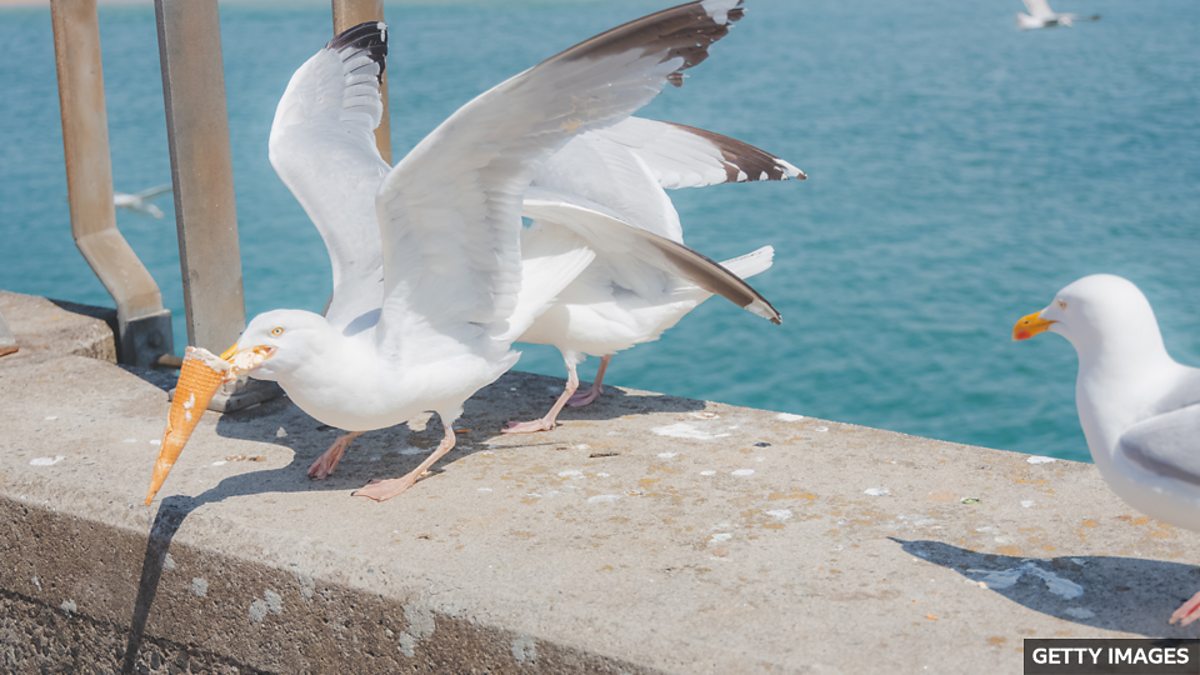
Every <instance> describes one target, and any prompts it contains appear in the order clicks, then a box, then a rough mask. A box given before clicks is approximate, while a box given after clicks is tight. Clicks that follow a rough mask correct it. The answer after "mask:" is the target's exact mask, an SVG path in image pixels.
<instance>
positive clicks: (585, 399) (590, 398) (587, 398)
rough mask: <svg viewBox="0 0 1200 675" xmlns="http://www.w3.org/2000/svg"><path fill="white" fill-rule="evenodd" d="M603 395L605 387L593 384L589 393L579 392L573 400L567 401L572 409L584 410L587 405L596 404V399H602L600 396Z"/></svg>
mask: <svg viewBox="0 0 1200 675" xmlns="http://www.w3.org/2000/svg"><path fill="white" fill-rule="evenodd" d="M603 393H604V385H601V384H593V385H592V386H591V388H590V389H588V390H587V391H581V392H578V393H576V394H575V395H574V396H572V397H571V398H569V399H567V405H568V406H570V407H572V408H582V407H584V406H585V405H591V404H592V403H595V402H596V399H598V398H600V395H601V394H603Z"/></svg>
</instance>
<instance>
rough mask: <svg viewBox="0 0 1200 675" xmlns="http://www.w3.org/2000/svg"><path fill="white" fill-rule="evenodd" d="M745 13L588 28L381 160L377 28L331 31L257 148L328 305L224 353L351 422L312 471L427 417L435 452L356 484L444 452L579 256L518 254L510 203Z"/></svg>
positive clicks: (381, 51)
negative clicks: (465, 412) (318, 246)
mask: <svg viewBox="0 0 1200 675" xmlns="http://www.w3.org/2000/svg"><path fill="white" fill-rule="evenodd" d="M742 12H743V10H742V0H697V1H695V2H689V3H686V4H683V5H679V6H678V7H674V8H671V9H667V10H663V11H661V12H658V13H655V14H651V15H649V16H647V17H644V18H641V19H638V20H635V21H632V22H630V23H627V24H625V25H623V26H620V27H618V28H615V29H613V30H610V31H608V32H606V33H603V34H601V35H598V36H596V37H594V38H591V39H589V40H586V41H584V42H582V43H580V44H578V45H576V46H574V47H571V48H569V49H567V50H566V51H564V52H562V53H560V54H558V55H557V56H553V57H551V58H549V59H547V60H546V61H543V62H542V63H541V64H539V65H537V66H535V67H533V68H531V69H529V70H526V71H524V72H522V73H520V74H518V75H516V76H514V77H512V78H510V79H508V80H506V81H505V82H503V83H501V84H499V85H497V86H496V87H494V88H492V89H491V90H489V91H487V92H485V93H483V94H481V95H480V96H478V97H476V98H475V99H474V100H472V101H471V102H469V103H467V104H466V105H464V106H463V107H461V108H459V110H458V111H456V112H455V113H454V114H453V115H451V116H450V117H449V118H448V119H447V120H446V121H445V122H443V123H442V124H441V125H440V126H439V127H438V128H437V129H435V130H434V131H433V132H432V133H430V134H429V135H428V136H426V137H425V139H424V140H422V141H421V142H420V143H419V144H418V145H417V146H416V147H415V148H413V150H412V151H411V152H409V154H408V155H407V156H406V157H405V158H404V159H403V160H401V161H400V162H399V163H398V164H397V165H396V166H395V167H389V166H388V165H387V164H386V163H385V162H384V161H383V160H382V158H381V157H380V156H379V152H378V150H377V149H376V147H375V143H374V139H373V136H372V131H373V130H374V128H375V127H376V126H378V124H379V121H380V117H381V115H382V104H381V102H380V97H379V78H380V77H381V75H382V72H383V69H384V58H385V55H386V52H387V40H386V28H385V26H384V25H383V24H382V23H368V24H362V25H359V26H356V27H354V28H352V29H350V30H348V31H346V32H344V33H342V34H341V35H339V36H338V37H337V38H335V39H334V40H333V41H331V42H330V43H329V45H328V46H327V47H326V48H325V49H323V50H321V51H320V52H318V53H317V54H316V55H315V56H313V57H312V58H311V59H309V60H308V61H307V62H306V63H305V64H304V65H303V66H301V67H300V69H299V70H297V72H296V73H295V75H294V76H293V77H292V80H291V82H290V83H289V84H288V87H287V90H286V91H285V92H284V95H283V98H282V99H281V100H280V102H279V107H278V109H277V111H276V115H275V121H274V123H273V126H272V129H271V137H270V159H271V163H272V165H273V166H274V167H275V169H276V171H277V172H278V173H279V175H280V178H281V179H282V180H283V182H284V183H285V184H286V185H287V186H288V187H289V188H290V189H291V191H292V193H293V194H294V195H295V196H296V198H297V200H298V201H299V202H300V204H301V205H302V206H303V207H304V209H305V211H306V212H307V213H308V215H309V216H310V218H311V219H312V220H313V222H314V223H315V224H316V226H317V229H318V230H319V231H320V233H321V236H322V238H323V239H324V241H325V244H326V247H327V248H328V249H329V253H330V259H331V263H332V268H333V277H334V292H333V298H332V300H331V302H330V305H329V308H328V310H327V312H326V315H325V316H321V315H318V314H314V313H311V312H304V311H299V310H276V311H271V312H267V313H265V314H260V315H259V316H257V317H255V318H254V319H253V320H251V322H250V324H249V325H248V326H247V327H246V330H245V331H244V332H243V334H242V336H241V337H240V338H239V340H238V343H237V345H235V347H234V348H231V349H230V350H229V351H228V352H227V353H226V355H227V356H228V358H231V359H237V358H238V355H239V353H243V352H247V351H250V352H254V353H255V354H259V355H262V356H265V357H266V360H265V361H263V362H262V365H261V366H259V368H258V369H257V370H255V371H254V374H253V376H255V377H258V378H260V379H268V380H275V381H277V382H278V383H279V384H280V386H281V387H282V388H283V389H284V391H285V392H287V394H288V396H289V397H290V398H291V399H292V400H293V401H294V402H295V403H296V404H297V405H298V406H299V407H300V408H301V409H303V410H304V411H305V412H307V413H308V414H310V415H312V416H313V417H315V418H317V419H318V420H320V421H321V422H324V423H326V424H329V425H331V426H335V427H338V428H341V429H344V430H346V431H347V432H348V433H346V434H345V435H344V436H342V437H340V438H339V439H338V440H337V441H335V442H334V444H333V445H332V446H331V447H330V448H329V450H327V451H326V452H325V454H323V455H322V456H321V458H319V459H318V460H317V462H315V463H314V466H313V469H312V471H311V472H310V473H315V474H316V475H320V473H321V472H322V470H323V468H324V467H326V466H334V465H336V463H337V461H338V459H340V457H341V455H342V453H344V452H345V450H346V448H347V446H349V444H350V443H351V442H352V441H353V439H354V438H356V437H357V436H359V435H361V434H362V433H363V432H366V431H369V430H372V429H380V428H384V427H388V426H392V425H395V424H399V423H401V422H405V421H407V420H409V419H411V418H413V417H414V416H416V415H418V414H420V413H421V412H424V411H430V410H432V411H433V412H436V413H437V414H438V416H439V417H440V418H441V420H442V425H443V429H444V438H443V439H442V441H441V443H440V444H439V445H438V447H437V449H436V450H434V451H433V452H432V453H431V454H430V455H429V457H427V458H426V459H425V461H423V462H422V463H421V465H420V466H418V467H417V468H416V469H414V470H413V471H411V472H410V473H408V474H407V475H405V476H403V477H401V478H396V479H391V480H386V481H379V482H373V483H371V484H369V485H367V486H366V487H364V488H362V489H360V490H358V491H357V492H356V493H355V494H356V495H361V496H366V497H370V498H372V499H376V500H383V499H387V498H389V497H393V496H395V495H397V494H399V493H401V492H403V491H404V490H406V489H407V488H409V487H411V486H412V485H413V483H415V482H416V480H417V479H419V478H420V477H421V476H422V475H423V474H424V473H425V472H426V471H427V470H428V469H429V468H430V467H431V466H432V465H433V464H434V463H435V462H436V461H437V460H438V459H440V458H441V457H442V456H444V455H445V454H446V453H448V452H449V451H450V450H451V449H452V448H453V447H454V443H455V434H454V429H453V422H454V420H455V419H457V418H458V416H459V415H461V413H462V406H463V403H464V402H465V401H466V399H467V398H469V397H470V396H471V395H472V394H474V393H475V392H476V391H477V390H479V389H480V388H482V387H484V386H486V385H487V384H489V383H491V382H493V381H494V380H495V379H496V378H498V377H499V376H500V375H501V374H502V373H504V372H505V371H506V370H508V369H509V368H510V367H511V366H512V365H513V363H515V362H516V360H517V357H518V354H517V353H516V352H514V351H512V350H511V344H512V342H513V341H514V340H515V339H516V338H517V337H518V336H520V334H521V333H523V332H524V331H525V330H526V329H527V328H528V326H529V325H530V324H531V323H532V322H533V321H534V319H536V317H537V316H538V315H539V314H540V313H541V312H542V311H544V309H545V308H546V306H547V305H548V303H549V301H550V300H551V299H552V298H553V297H554V296H556V295H557V294H558V292H559V291H561V290H562V288H564V287H565V286H566V285H567V284H568V283H570V281H571V280H572V279H574V277H575V276H576V275H578V274H579V272H580V271H582V270H583V269H584V268H585V267H586V266H587V264H588V263H590V262H591V260H592V258H593V257H594V254H593V253H592V252H591V251H590V250H589V249H588V248H586V247H578V246H570V245H569V244H567V245H563V246H561V247H560V248H558V249H556V250H553V251H548V252H545V251H544V252H542V255H541V256H539V258H538V260H537V261H536V263H535V262H534V261H525V262H523V260H522V253H521V247H520V244H521V231H522V221H521V210H522V199H523V196H524V193H525V191H526V190H527V189H528V188H529V186H530V183H531V181H532V180H533V178H534V175H535V173H536V170H537V168H538V166H539V165H540V164H541V163H542V162H544V161H545V160H546V159H548V158H549V157H550V156H551V155H553V154H554V153H555V152H556V151H558V150H559V149H561V148H562V147H563V146H564V145H565V144H566V143H567V142H568V141H570V139H571V138H573V137H575V136H577V135H579V134H582V133H586V132H588V131H591V130H594V129H599V128H603V127H607V126H611V125H613V124H616V123H618V122H620V121H622V120H624V119H626V118H627V117H628V116H629V115H630V114H632V113H633V112H634V111H636V110H637V109H638V108H641V107H642V106H644V105H645V104H646V103H648V102H649V101H650V100H651V99H653V98H654V97H655V96H657V95H658V93H659V92H660V91H661V90H662V89H663V88H664V87H665V86H666V85H667V84H668V83H670V84H675V85H679V84H681V83H682V79H683V71H685V70H686V69H688V68H690V67H692V66H694V65H696V64H698V63H700V62H701V61H703V60H704V59H705V58H707V56H708V48H709V46H710V45H711V44H712V43H714V42H716V41H717V40H719V39H721V38H722V37H724V36H725V35H726V34H727V33H728V32H729V27H730V25H731V24H732V23H733V22H734V21H737V20H738V19H740V18H741V17H742ZM628 229H633V228H628ZM534 274H536V275H538V278H536V279H532V278H530V277H531V275H534ZM380 289H382V295H380Z"/></svg>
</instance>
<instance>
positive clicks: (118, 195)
mask: <svg viewBox="0 0 1200 675" xmlns="http://www.w3.org/2000/svg"><path fill="white" fill-rule="evenodd" d="M170 191H171V186H170V184H167V185H158V186H156V187H152V188H150V189H148V190H142V191H141V192H135V193H133V194H130V193H128V192H113V206H115V207H117V208H118V209H128V210H130V211H136V212H138V213H144V214H146V215H148V216H153V217H154V218H159V219H162V217H163V212H162V209H160V208H158V206H156V205H154V204H152V203H151V202H150V200H152V199H154V198H155V197H157V196H159V195H161V194H163V193H166V192H170Z"/></svg>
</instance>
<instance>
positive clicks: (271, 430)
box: [123, 369, 704, 672]
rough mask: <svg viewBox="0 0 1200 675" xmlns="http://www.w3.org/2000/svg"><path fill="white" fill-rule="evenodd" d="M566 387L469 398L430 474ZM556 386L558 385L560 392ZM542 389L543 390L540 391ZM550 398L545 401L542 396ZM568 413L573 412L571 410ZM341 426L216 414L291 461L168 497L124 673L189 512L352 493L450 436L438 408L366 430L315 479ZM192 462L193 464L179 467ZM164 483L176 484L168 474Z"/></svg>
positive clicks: (544, 383) (221, 431)
mask: <svg viewBox="0 0 1200 675" xmlns="http://www.w3.org/2000/svg"><path fill="white" fill-rule="evenodd" d="M134 370H136V369H134ZM155 379H156V380H158V379H161V378H159V377H155ZM561 387H562V380H558V379H554V378H549V377H543V376H538V375H531V374H528V373H509V374H507V375H505V376H504V377H502V378H501V379H500V380H499V381H497V382H496V383H495V384H493V385H491V386H490V387H487V388H485V389H484V390H483V391H481V392H479V393H478V394H476V395H475V396H474V397H473V398H472V399H471V400H469V401H467V404H466V407H465V410H464V412H463V416H462V418H461V419H460V420H459V422H458V424H456V425H455V428H456V429H464V428H468V429H469V431H467V432H466V433H460V434H459V438H458V443H457V445H456V446H455V448H454V450H453V451H451V453H450V454H449V455H447V456H446V458H444V459H443V460H442V461H441V462H439V463H438V464H437V465H435V466H434V468H433V470H432V471H431V472H430V473H431V474H433V476H431V477H430V478H427V479H426V480H430V479H434V480H436V475H437V474H438V473H440V468H439V467H440V466H443V465H445V464H448V463H450V462H454V461H456V460H457V459H460V458H462V457H465V456H467V455H470V454H473V453H475V452H479V451H481V450H489V449H493V448H492V446H490V445H488V444H487V441H488V440H489V439H491V438H494V437H497V436H500V435H501V434H500V429H501V427H502V426H503V425H504V423H505V422H506V421H507V420H509V419H530V418H533V417H538V416H540V415H542V414H544V413H545V411H546V409H547V408H549V406H550V403H551V402H552V401H553V399H554V397H555V396H557V393H558V392H559V391H561ZM164 388H165V387H164ZM551 390H554V393H553V394H552V393H551ZM543 392H544V393H545V394H546V396H545V397H543V396H541V394H542V393H543ZM543 398H545V400H546V402H545V407H543V406H542V403H541V402H542V399H543ZM703 408H704V402H703V401H695V400H691V399H684V398H677V397H673V396H659V395H654V394H630V393H626V392H624V391H621V390H619V389H615V388H609V389H606V391H605V394H604V396H603V397H602V398H601V399H600V400H598V401H597V402H596V403H593V404H592V405H590V406H588V407H587V408H584V409H581V410H575V411H572V413H573V415H572V416H577V417H578V418H585V419H590V420H605V419H614V418H617V417H623V416H625V415H630V414H638V413H644V412H649V411H656V412H661V411H668V412H672V411H674V412H686V411H692V410H701V409H703ZM564 419H569V418H568V416H566V415H564ZM280 430H283V433H280ZM341 433H342V432H341V431H339V430H337V429H334V428H332V427H328V426H326V425H323V424H320V423H319V422H317V421H316V420H314V419H313V418H311V417H309V416H308V415H306V414H305V413H304V412H302V411H301V410H299V409H298V408H297V407H296V406H295V405H293V404H292V402H291V401H290V400H289V399H288V398H287V397H286V396H284V397H280V398H277V399H273V400H270V401H266V402H264V403H262V404H259V405H256V406H253V407H251V408H248V409H245V410H241V411H238V412H234V413H229V414H226V415H223V416H221V418H220V420H218V422H217V434H218V435H220V436H222V437H225V438H238V439H243V440H251V441H257V442H263V443H271V444H273V445H276V446H280V447H282V448H286V449H287V450H289V451H291V453H292V461H291V462H290V463H289V464H288V465H287V466H284V467H280V468H273V469H264V470H262V471H249V472H246V473H241V474H237V475H234V476H229V477H227V478H225V479H223V480H221V482H220V483H218V484H217V485H215V486H213V487H211V488H209V489H208V490H205V491H204V492H202V493H200V494H199V495H196V496H194V497H189V496H185V495H173V496H168V497H165V498H164V499H163V500H162V502H161V503H160V504H159V507H158V511H157V513H156V514H155V517H154V523H153V525H151V527H150V533H149V537H148V539H147V542H146V554H145V557H144V559H143V561H142V575H141V579H140V581H139V583H138V593H137V599H136V600H135V602H134V611H133V618H132V620H131V621H130V634H129V642H128V644H127V645H126V650H125V659H124V667H123V672H133V669H134V667H135V666H136V663H137V654H138V650H139V649H140V647H141V644H142V639H143V637H144V635H145V629H146V622H147V620H148V619H149V618H150V611H151V609H152V607H153V604H154V596H155V595H156V593H157V592H158V583H159V579H160V578H161V576H162V572H163V564H164V563H165V561H166V557H167V552H168V550H169V549H170V546H171V541H172V539H174V537H175V534H176V533H177V532H178V531H179V528H180V527H182V525H183V523H184V521H185V520H186V519H187V517H188V515H190V514H191V513H192V512H194V511H195V510H196V509H198V508H200V507H201V506H204V505H205V504H210V503H214V502H220V501H223V500H225V499H229V498H232V497H242V496H248V495H255V494H264V493H279V492H324V491H330V490H335V491H344V492H345V493H346V498H347V499H349V498H351V497H350V493H351V492H353V491H354V490H355V489H357V488H360V487H362V486H363V485H365V484H366V483H367V482H368V481H370V480H372V479H376V478H396V477H399V476H403V475H404V474H406V473H408V472H409V471H411V470H413V469H415V468H416V467H417V465H418V464H420V463H421V461H422V460H424V459H425V457H427V456H428V455H429V453H430V452H433V449H434V448H435V447H437V444H438V442H439V441H440V440H441V438H442V426H441V422H440V420H437V418H436V416H434V417H433V419H431V420H430V421H429V424H428V426H427V428H425V429H423V430H409V429H408V428H407V427H406V426H405V425H399V426H396V427H391V428H389V429H381V430H379V431H373V432H369V433H367V434H364V435H363V436H362V437H360V438H359V439H357V440H356V441H355V442H354V444H353V445H352V446H350V449H349V450H348V451H347V452H346V455H345V457H344V458H343V459H342V462H341V463H340V464H339V465H338V469H337V472H336V473H334V474H333V475H332V476H330V477H329V478H327V479H325V480H321V481H314V480H310V479H309V478H308V467H309V465H310V464H311V463H312V462H313V460H314V459H316V458H317V456H318V455H320V454H321V453H322V452H324V451H325V449H326V448H327V447H329V444H331V443H332V442H333V441H334V439H336V438H337V437H338V436H339V435H341ZM508 439H510V440H509V442H507V443H506V444H505V446H504V447H503V448H496V450H497V451H499V452H509V453H511V452H523V451H527V450H528V451H530V452H538V451H544V450H547V449H552V448H555V447H558V446H559V445H560V443H559V442H557V441H556V440H555V437H554V434H553V433H543V434H530V435H525V436H509V437H508ZM511 439H521V440H523V441H524V442H517V443H513V442H512V440H511ZM184 456H186V450H185V451H184ZM252 460H253V458H244V457H243V458H238V459H236V460H231V461H252ZM186 470H187V469H186V467H185V466H179V467H176V469H175V471H186ZM168 481H169V479H168ZM166 490H168V491H169V490H170V483H169V482H168V483H167V485H166Z"/></svg>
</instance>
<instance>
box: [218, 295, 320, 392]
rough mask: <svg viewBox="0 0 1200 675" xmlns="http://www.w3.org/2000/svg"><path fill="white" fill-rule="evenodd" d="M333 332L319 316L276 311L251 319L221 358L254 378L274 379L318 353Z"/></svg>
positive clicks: (293, 369)
mask: <svg viewBox="0 0 1200 675" xmlns="http://www.w3.org/2000/svg"><path fill="white" fill-rule="evenodd" d="M333 332H334V330H333V328H332V327H331V326H330V325H329V322H328V321H326V320H325V317H323V316H321V315H320V314H314V313H313V312H306V311H304V310H299V309H276V310H272V311H270V312H264V313H262V314H259V315H258V316H256V317H254V318H253V319H252V320H251V321H250V324H249V325H248V326H246V330H244V331H242V335H241V337H239V338H238V341H237V343H236V344H234V345H233V346H232V347H230V348H229V349H227V350H226V351H225V353H224V354H221V358H223V359H225V360H227V361H230V362H232V363H234V364H240V365H241V366H242V368H243V370H244V371H249V370H252V371H253V377H254V378H255V379H259V380H278V379H279V378H280V377H282V376H286V375H288V374H289V373H292V372H295V371H296V369H298V368H300V367H301V366H303V365H304V364H305V363H309V362H311V361H312V360H313V358H314V357H317V356H318V355H319V354H321V353H322V352H323V351H324V348H325V346H326V345H327V344H328V342H329V340H330V334H331V333H333Z"/></svg>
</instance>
